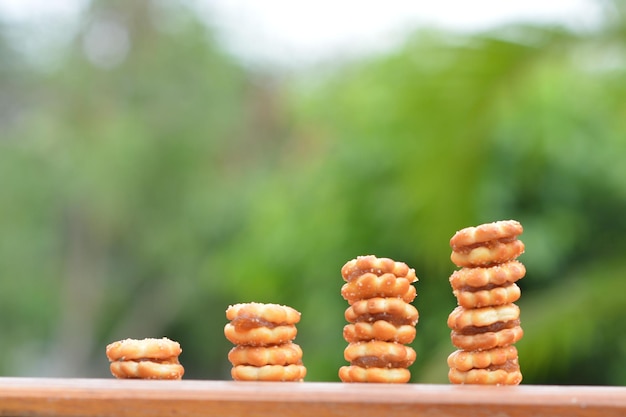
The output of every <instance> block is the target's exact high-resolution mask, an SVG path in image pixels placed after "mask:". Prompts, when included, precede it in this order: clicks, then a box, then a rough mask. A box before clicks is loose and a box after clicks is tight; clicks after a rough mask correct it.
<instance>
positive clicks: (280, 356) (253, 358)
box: [228, 343, 302, 366]
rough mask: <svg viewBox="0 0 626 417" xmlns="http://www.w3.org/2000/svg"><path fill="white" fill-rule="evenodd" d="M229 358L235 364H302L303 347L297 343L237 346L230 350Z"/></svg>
mask: <svg viewBox="0 0 626 417" xmlns="http://www.w3.org/2000/svg"><path fill="white" fill-rule="evenodd" d="M228 360H229V361H230V363H232V364H233V366H238V365H251V366H265V365H283V366H285V365H293V364H300V363H301V361H302V349H301V348H300V346H298V345H297V344H295V343H285V344H282V345H276V346H268V347H257V346H235V347H234V348H232V349H231V350H230V352H228Z"/></svg>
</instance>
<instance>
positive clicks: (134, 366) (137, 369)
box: [110, 360, 185, 379]
mask: <svg viewBox="0 0 626 417" xmlns="http://www.w3.org/2000/svg"><path fill="white" fill-rule="evenodd" d="M110 370H111V373H112V374H113V376H115V377H116V378H120V379H128V378H139V379H181V378H182V377H183V375H184V373H185V368H183V366H182V365H181V364H180V363H178V360H171V361H169V362H168V361H161V362H155V361H149V360H139V361H136V360H125V361H114V362H111V363H110Z"/></svg>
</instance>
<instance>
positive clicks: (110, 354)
mask: <svg viewBox="0 0 626 417" xmlns="http://www.w3.org/2000/svg"><path fill="white" fill-rule="evenodd" d="M181 352H182V349H181V348H180V344H179V343H178V342H175V341H173V340H170V339H168V338H166V337H163V338H161V339H153V338H146V339H141V340H139V339H124V340H119V341H117V342H113V343H110V344H109V345H107V347H106V355H107V358H108V359H109V361H111V362H112V361H120V360H122V361H123V360H135V359H167V358H172V357H178V355H180V354H181Z"/></svg>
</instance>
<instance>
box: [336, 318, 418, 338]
mask: <svg viewBox="0 0 626 417" xmlns="http://www.w3.org/2000/svg"><path fill="white" fill-rule="evenodd" d="M343 338H344V339H345V340H346V342H350V343H352V342H366V341H369V340H382V341H385V342H397V343H404V344H406V343H411V342H412V341H413V339H415V326H411V325H409V324H404V325H398V326H396V325H394V324H392V323H389V322H388V321H386V320H377V321H375V322H373V323H363V322H358V323H354V324H347V325H346V326H344V328H343Z"/></svg>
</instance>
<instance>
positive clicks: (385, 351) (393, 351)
mask: <svg viewBox="0 0 626 417" xmlns="http://www.w3.org/2000/svg"><path fill="white" fill-rule="evenodd" d="M343 356H344V358H345V360H347V361H348V362H350V365H353V366H360V367H362V368H408V367H409V366H411V365H412V364H413V362H415V350H413V349H412V348H411V347H409V346H405V345H402V344H400V343H393V342H383V341H379V340H372V341H369V342H357V343H350V344H349V345H348V347H346V349H345V350H344V352H343Z"/></svg>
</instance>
